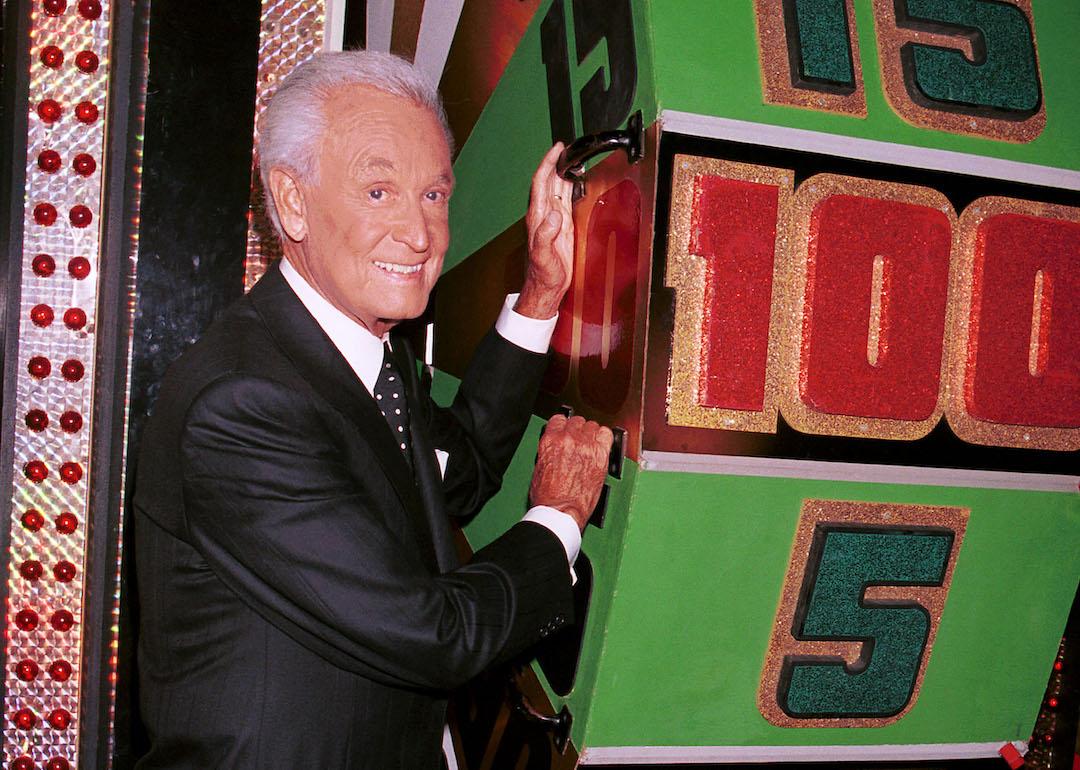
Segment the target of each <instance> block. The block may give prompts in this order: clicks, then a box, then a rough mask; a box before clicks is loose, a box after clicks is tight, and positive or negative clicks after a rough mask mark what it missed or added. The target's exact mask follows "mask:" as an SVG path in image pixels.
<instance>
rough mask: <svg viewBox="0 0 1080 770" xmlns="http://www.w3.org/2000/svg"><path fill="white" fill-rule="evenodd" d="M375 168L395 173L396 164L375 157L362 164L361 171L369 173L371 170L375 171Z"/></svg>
mask: <svg viewBox="0 0 1080 770" xmlns="http://www.w3.org/2000/svg"><path fill="white" fill-rule="evenodd" d="M374 168H383V169H386V170H387V171H393V170H394V162H393V161H391V160H387V159H386V158H379V157H375V158H368V159H367V160H365V161H364V162H363V163H361V164H360V170H361V171H368V170H369V169H374Z"/></svg>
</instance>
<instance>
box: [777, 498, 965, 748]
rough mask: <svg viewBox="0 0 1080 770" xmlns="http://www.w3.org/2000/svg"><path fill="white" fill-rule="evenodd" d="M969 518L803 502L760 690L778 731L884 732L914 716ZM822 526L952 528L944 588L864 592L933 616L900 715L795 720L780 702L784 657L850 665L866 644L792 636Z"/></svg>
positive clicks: (922, 508)
mask: <svg viewBox="0 0 1080 770" xmlns="http://www.w3.org/2000/svg"><path fill="white" fill-rule="evenodd" d="M969 514H970V509H968V508H960V507H951V506H936V505H911V504H892V503H868V502H859V501H845V500H818V499H807V500H804V501H803V505H802V511H801V512H800V514H799V524H798V528H797V529H796V532H795V544H794V546H793V547H792V550H791V561H790V563H789V566H788V571H787V576H786V577H785V579H784V588H783V592H782V593H781V596H780V605H779V607H778V608H777V610H776V620H775V622H774V623H773V631H772V637H771V638H770V639H769V649H768V652H767V653H766V658H765V665H764V667H763V669H762V672H761V680H760V685H759V687H758V710H759V711H760V712H761V714H762V716H764V717H765V719H767V720H768V721H769V722H770V723H772V724H774V725H776V726H778V727H842V728H851V727H883V726H885V725H888V724H892V723H893V722H896V721H898V720H900V719H902V718H903V717H904V715H905V714H907V713H908V712H909V711H911V709H912V708H913V707H914V705H915V703H916V702H917V701H918V699H919V693H920V691H921V690H922V683H923V675H924V674H925V672H926V664H927V662H928V661H929V660H930V654H931V652H932V650H933V647H934V638H935V637H936V636H937V630H938V627H939V626H940V625H941V615H942V613H943V612H944V610H945V600H946V598H947V597H948V595H949V586H950V585H951V584H952V577H953V571H954V569H955V568H956V560H957V557H958V556H959V553H960V546H961V544H962V543H963V540H964V533H965V531H966V529H967V521H968V516H969ZM819 524H862V525H869V526H874V527H890V528H891V527H896V528H903V529H911V528H934V529H948V530H950V531H952V533H953V543H952V550H951V551H950V552H949V561H948V564H947V566H946V568H945V578H944V580H943V581H942V584H941V585H940V586H868V587H867V589H866V591H865V593H864V597H865V598H866V599H867V600H869V601H875V602H883V601H898V600H903V601H911V600H912V599H914V600H915V601H916V602H918V603H919V604H920V605H921V606H922V607H923V608H924V609H926V611H927V612H929V613H930V632H929V634H928V635H927V638H926V646H925V647H924V648H923V654H922V660H921V661H920V662H919V673H918V674H917V675H916V677H915V686H914V688H913V689H912V691H911V698H910V699H909V700H908V702H907V705H906V706H904V708H903V710H902V711H900V713H899V714H895V715H893V716H891V717H880V718H867V717H852V718H849V719H843V718H832V719H828V718H810V719H796V718H794V717H791V716H789V715H788V714H786V713H784V711H783V709H781V708H780V705H779V704H778V703H777V692H778V688H779V686H780V672H781V670H782V669H783V664H784V658H785V656H788V655H812V656H840V657H842V658H843V659H844V661H845V662H847V663H848V664H849V665H850V664H851V663H853V662H854V661H855V660H856V659H857V658H858V657H859V654H860V653H861V651H862V647H863V644H862V642H843V641H816V642H800V641H798V640H797V639H795V638H794V637H793V636H792V635H791V629H792V628H793V626H794V622H795V610H796V607H797V605H798V603H799V594H800V593H801V591H802V585H803V581H804V579H805V577H806V567H807V563H808V560H809V557H810V548H811V546H812V544H813V541H814V532H815V531H816V529H817V527H818V525H819Z"/></svg>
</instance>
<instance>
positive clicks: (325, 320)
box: [281, 258, 581, 576]
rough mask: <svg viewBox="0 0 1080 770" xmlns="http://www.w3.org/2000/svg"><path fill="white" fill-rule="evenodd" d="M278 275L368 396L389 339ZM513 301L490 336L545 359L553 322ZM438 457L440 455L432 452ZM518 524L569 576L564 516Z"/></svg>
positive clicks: (569, 534)
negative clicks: (533, 527)
mask: <svg viewBox="0 0 1080 770" xmlns="http://www.w3.org/2000/svg"><path fill="white" fill-rule="evenodd" d="M281 275H282V276H283V277H284V278H285V281H286V282H287V283H288V284H289V286H290V288H292V290H293V291H294V292H295V293H296V296H297V297H299V298H300V301H301V302H302V303H303V304H304V307H306V308H307V310H308V312H309V313H311V315H312V316H313V317H314V318H315V322H316V323H318V324H319V326H320V327H322V330H323V331H324V332H326V335H327V336H328V337H329V338H330V341H331V342H333V343H334V347H336V348H337V349H338V351H340V353H341V355H342V356H344V357H345V360H346V361H347V362H348V363H349V366H350V367H352V370H353V371H354V372H355V373H356V376H357V377H359V378H360V381H361V382H362V383H364V387H365V388H367V390H368V392H369V393H372V394H374V390H375V381H376V380H377V379H378V377H379V368H380V367H381V366H382V360H383V342H388V341H389V340H388V338H389V335H386V337H384V338H383V339H380V338H378V337H376V336H375V335H374V334H372V333H371V332H370V331H368V329H366V328H365V327H364V326H362V325H361V324H359V323H357V322H356V321H354V320H353V319H352V318H349V317H348V316H347V315H345V314H344V313H342V312H341V311H340V310H338V309H337V308H336V307H334V306H333V305H332V304H330V302H329V300H327V299H326V298H325V297H323V296H322V295H321V294H319V292H317V291H316V290H315V289H314V288H313V287H312V286H311V284H309V283H308V282H307V281H306V280H305V279H304V277H303V276H302V275H300V273H298V272H296V268H294V267H293V266H292V265H291V264H290V263H289V260H288V259H284V258H283V259H282V260H281ZM517 298H518V295H517V294H510V295H509V296H507V298H506V301H505V302H503V307H502V311H501V312H500V313H499V318H498V320H496V321H495V330H496V331H497V332H498V333H499V335H500V336H501V337H502V338H503V339H505V340H506V341H507V342H510V343H513V344H514V345H517V346H518V347H520V348H524V349H525V350H530V351H532V352H533V353H547V350H548V345H549V343H550V342H551V335H552V333H553V332H554V331H555V322H556V321H557V320H558V316H556V317H555V318H550V319H547V320H537V319H535V318H529V317H528V316H523V315H521V314H520V313H515V312H514V303H516V302H517ZM436 452H441V450H436ZM446 459H447V455H446V453H445V452H441V454H440V455H439V457H438V460H439V468H440V470H441V471H445V470H446ZM523 520H524V521H532V522H535V523H537V524H540V525H542V526H544V527H547V528H548V529H549V530H551V532H552V533H553V534H554V535H555V536H556V537H557V538H559V542H561V543H562V546H563V550H565V551H566V561H567V563H568V564H569V566H570V570H571V576H573V566H574V562H575V561H576V560H577V555H578V551H580V550H581V532H580V531H579V530H578V525H577V522H575V521H574V518H573V517H572V516H570V515H569V514H567V513H563V512H562V511H559V510H556V509H555V508H551V507H549V506H546V505H537V506H534V507H532V508H530V509H529V510H528V512H527V513H526V514H525V516H524V518H523Z"/></svg>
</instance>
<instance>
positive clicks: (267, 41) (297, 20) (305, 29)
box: [244, 0, 326, 290]
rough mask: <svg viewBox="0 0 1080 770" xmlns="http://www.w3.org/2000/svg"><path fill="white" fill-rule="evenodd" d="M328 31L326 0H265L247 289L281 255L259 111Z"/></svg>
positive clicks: (256, 86)
mask: <svg viewBox="0 0 1080 770" xmlns="http://www.w3.org/2000/svg"><path fill="white" fill-rule="evenodd" d="M325 35H326V3H325V2H324V0H316V1H315V2H311V0H263V4H262V22H261V26H260V30H259V74H258V82H257V83H256V85H255V143H256V150H255V153H254V156H253V158H252V169H251V207H250V209H249V211H248V234H247V256H246V258H245V260H244V289H245V290H247V289H250V288H251V287H252V286H254V285H255V282H256V281H258V280H259V278H261V277H262V274H263V273H265V272H266V268H268V267H269V266H270V263H271V262H272V261H273V260H274V259H275V258H276V257H279V256H281V248H280V246H279V245H278V242H277V238H276V237H275V236H274V231H273V225H272V224H271V223H270V218H269V216H268V215H267V213H266V208H265V205H264V203H263V188H262V183H261V182H260V181H259V157H258V141H259V128H258V125H259V116H260V115H262V111H263V110H264V109H265V108H266V105H267V103H268V102H269V101H270V97H271V96H272V95H273V93H274V89H275V88H276V87H277V84H278V82H280V81H281V80H282V79H284V78H285V76H286V75H288V74H289V73H290V72H291V71H292V70H293V68H294V67H296V66H297V65H298V64H302V63H303V62H305V61H307V60H308V59H310V58H311V56H312V55H313V54H314V53H316V52H317V51H321V50H322V48H323V40H324V38H325Z"/></svg>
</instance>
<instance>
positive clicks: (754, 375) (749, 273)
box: [689, 175, 779, 411]
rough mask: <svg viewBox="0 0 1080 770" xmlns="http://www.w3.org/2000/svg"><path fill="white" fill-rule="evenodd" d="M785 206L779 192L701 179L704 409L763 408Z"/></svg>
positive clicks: (694, 239) (696, 218)
mask: <svg viewBox="0 0 1080 770" xmlns="http://www.w3.org/2000/svg"><path fill="white" fill-rule="evenodd" d="M778 200H779V190H778V188H777V187H776V186H774V185H766V184H760V183H757V182H747V181H743V180H738V179H725V178H722V177H717V176H705V175H702V176H699V177H698V178H697V180H696V185H695V189H694V207H693V213H692V215H691V216H692V219H691V225H690V248H689V251H690V253H691V254H696V255H699V256H701V257H703V258H704V259H705V297H704V308H703V311H704V312H703V317H702V328H701V334H702V344H701V368H700V372H701V375H700V380H699V393H700V396H699V403H700V404H701V405H702V406H708V407H719V408H723V409H740V410H747V411H759V410H761V409H762V408H764V403H765V371H766V368H767V366H768V347H769V319H770V312H771V310H770V308H771V304H772V290H773V285H772V283H773V262H774V258H775V254H774V252H775V244H776V219H777V207H778Z"/></svg>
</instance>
